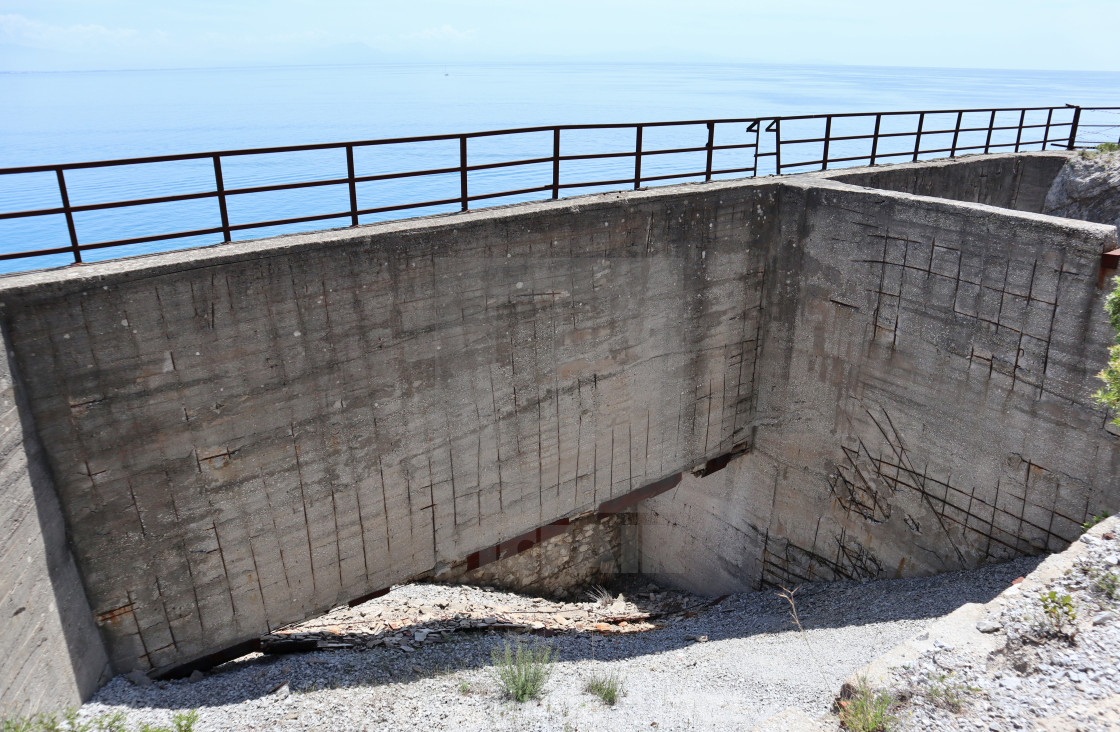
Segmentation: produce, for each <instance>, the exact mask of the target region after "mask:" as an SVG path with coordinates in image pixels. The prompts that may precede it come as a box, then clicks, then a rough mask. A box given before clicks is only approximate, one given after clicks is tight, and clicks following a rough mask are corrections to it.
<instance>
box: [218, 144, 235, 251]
mask: <svg viewBox="0 0 1120 732" xmlns="http://www.w3.org/2000/svg"><path fill="white" fill-rule="evenodd" d="M214 189H215V190H216V191H217V192H218V210H219V211H220V212H221V214H222V238H223V241H232V240H233V235H232V234H231V233H230V230H229V211H228V210H227V209H226V184H225V182H224V181H223V180H222V156H221V155H215V156H214Z"/></svg>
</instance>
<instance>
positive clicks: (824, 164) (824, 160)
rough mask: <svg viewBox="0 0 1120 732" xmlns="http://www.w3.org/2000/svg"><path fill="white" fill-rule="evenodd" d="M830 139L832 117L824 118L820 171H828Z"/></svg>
mask: <svg viewBox="0 0 1120 732" xmlns="http://www.w3.org/2000/svg"><path fill="white" fill-rule="evenodd" d="M831 138H832V115H831V114H830V115H828V116H827V117H825V118H824V154H823V155H821V170H828V143H829V142H830V140H831Z"/></svg>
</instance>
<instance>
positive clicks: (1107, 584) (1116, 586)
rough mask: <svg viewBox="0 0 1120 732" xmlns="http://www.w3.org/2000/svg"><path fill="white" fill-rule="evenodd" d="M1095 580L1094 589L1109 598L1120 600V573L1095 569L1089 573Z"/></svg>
mask: <svg viewBox="0 0 1120 732" xmlns="http://www.w3.org/2000/svg"><path fill="white" fill-rule="evenodd" d="M1089 578H1090V579H1091V580H1092V581H1093V591H1094V592H1097V593H1099V594H1101V595H1104V596H1105V597H1107V598H1108V599H1109V600H1120V575H1117V574H1116V573H1115V572H1101V571H1093V572H1090V573H1089Z"/></svg>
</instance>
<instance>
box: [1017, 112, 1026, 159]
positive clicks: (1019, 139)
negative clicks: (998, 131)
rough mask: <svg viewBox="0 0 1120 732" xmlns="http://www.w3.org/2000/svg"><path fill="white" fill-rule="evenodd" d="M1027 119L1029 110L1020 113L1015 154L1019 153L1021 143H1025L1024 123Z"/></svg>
mask: <svg viewBox="0 0 1120 732" xmlns="http://www.w3.org/2000/svg"><path fill="white" fill-rule="evenodd" d="M1026 119H1027V110H1026V109H1023V110H1021V111H1020V112H1019V129H1018V131H1016V132H1015V152H1019V143H1020V142H1022V141H1023V122H1025V121H1026Z"/></svg>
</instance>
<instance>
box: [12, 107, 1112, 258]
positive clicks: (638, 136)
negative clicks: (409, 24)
mask: <svg viewBox="0 0 1120 732" xmlns="http://www.w3.org/2000/svg"><path fill="white" fill-rule="evenodd" d="M1082 111H1086V112H1115V111H1120V107H1079V106H1075V105H1070V104H1066V105H1063V106H1052V107H995V108H992V107H988V108H973V109H932V110H908V111H889V112H845V113H836V114H824V115H792V116H762V117H726V118H719V119H699V120H695V119H694V120H673V121H660V122H611V123H602V124H564V125H537V126H530V127H514V128H508V129H498V130H480V131H475V132H465V133H455V134H439V135H413V136H407V137H390V138H380V139H369V140H353V141H349V142H327V143H309V144H303V145H287V146H272V147H259V148H241V149H232V150H219V151H210V152H196V153H183V154H168V155H152V156H146V157H134V158H117V159H112V160H100V161H87V162H77V163H58V164H50V165H29V166H20V167H10V168H0V176H8V175H24V174H30V173H54V174H55V177H56V178H57V184H58V193H59V201H60V203H61V205H60V206H50V207H47V208H40V209H28V210H22V211H0V221H2V220H6V219H16V218H29V217H37V216H57V215H62V216H64V217H65V219H66V225H67V233H68V234H69V238H70V242H69V245H68V246H56V247H50V248H46V249H37V250H31V251H24V252H4V253H0V260H7V259H17V258H23V257H34V256H45V255H51V254H62V253H70V254H72V255H73V257H74V261H75V262H76V263H80V262H81V261H82V255H81V253H82V252H83V251H86V250H93V249H102V248H106V247H113V246H124V245H129V244H139V243H148V242H156V241H166V240H169V239H176V238H184V237H188V236H199V235H210V234H217V233H220V234H221V235H222V236H223V238H224V240H225V241H229V240H231V239H232V235H233V232H239V231H245V230H249V229H259V228H264V227H268V226H278V225H290V224H297V223H307V222H312V221H326V220H330V219H345V218H349V219H350V224H351V225H352V226H357V225H358V223H359V216H362V215H371V214H381V213H387V212H392V211H407V210H410V209H416V208H425V207H433V206H449V205H455V204H458V205H459V207H460V209H461V210H463V211H466V210H469V209H470V207H471V203H472V202H476V201H487V200H491V199H495V198H503V197H510V196H515V195H528V194H533V193H542V194H546V196H545V197H547V196H548V195H550V196H551V198H553V199H556V198H559V196H560V192H561V191H564V190H570V189H574V188H591V187H603V186H624V187H633V188H634V189H637V188H640V187H642V185H643V184H644V183H649V182H660V181H666V180H681V179H689V178H702V179H703V180H705V181H710V180H712V176H713V175H732V174H744V175H748V174H749V175H750V176H756V175H759V161H760V159H766V158H771V157H772V158H773V159H774V161H773V170H774V172H775V173H776V174H779V175H781V174H783V173H784V172H786V171H789V170H794V169H804V168H815V167H817V166H819V168H820V169H821V170H826V169H828V166H829V164H835V163H854V162H857V161H867V163H868V164H870V165H876V164H877V163H878V162H880V161H883V160H890V159H899V158H909V159H911V160H913V161H917V160H919V159H920V157H921V156H923V155H925V156H927V157H928V156H931V155H943V154H945V153H948V156H949V157H955V156H956V155H958V154H961V153H968V152H980V151H982V152H984V153H988V152H991V151H992V150H993V149H1000V150H1002V149H1009V148H1011V149H1014V151H1015V152H1019V151H1020V150H1021V149H1023V148H1029V147H1032V146H1036V145H1037V146H1040V148H1039V149H1042V150H1045V149H1047V148H1048V147H1052V146H1057V147H1060V148H1064V149H1068V150H1073V149H1075V147H1076V146H1077V144H1078V133H1079V131H1081V130H1085V129H1113V130H1115V129H1118V128H1120V125H1102V124H1084V123H1082V122H1081V114H1082ZM1008 112H1017V113H1018V122H1017V124H1011V123H1002V122H1001V124H999V125H997V124H996V122H997V120H996V118H997V115H999V114H1000V113H1008ZM1028 112H1046V113H1047V114H1046V121H1045V123H1043V122H1040V121H1039V122H1036V121H1031V122H1030V123H1028V122H1027V114H1028ZM1057 112H1068V113H1069V115H1057V116H1056V114H1055V113H1057ZM981 113H982V114H985V115H987V124H983V123H982V122H981V123H976V122H971V121H969V122H968V126H966V124H965V120H964V116H965V115H966V114H981ZM954 114H955V115H956V122H955V124H954V125H953V126H952V127H949V128H942V127H940V126H939V127H937V128H935V129H930V128H929V127H927V123H928V122H929V117H930V116H933V115H954ZM907 116H912V117H916V118H917V125H916V128H915V129H906V130H905V131H898V130H896V129H890V130H884V129H883V125H882V122H883V119H884V118H897V117H907ZM1066 116H1069V119H1065V117H1066ZM861 117H862V118H874V120H875V125H874V131H873V132H872V133H870V134H851V133H850V132H843V131H842V134H834V121H835V120H843V119H854V118H861ZM1056 117H1057V118H1056ZM806 120H821V121H823V122H824V135H823V136H822V137H804V136H802V137H794V138H786V139H783V136H782V125H783V123H786V124H787V125H788V123H791V122H801V121H806ZM738 124H745V125H746V127H745V132H746V133H748V134H749V133H754V140H753V142H749V141H748V142H736V143H735V144H721V145H717V144H715V129H716V127H717V126H726V125H738ZM977 124H979V125H980V126H976V125H977ZM694 126H703V127H705V128H706V129H705V139H704V140H703V142H701V141H700V140H699V139H698V140H697V142H696V143H695V144H692V145H689V146H686V147H678V148H652V149H649V148H646V147H645V146H644V145H643V131H645V130H647V129H650V128H666V127H694ZM627 129H632V130H634V146H633V149H629V150H623V151H619V152H597V153H584V154H572V153H569V154H562V152H561V137H562V133H563V132H573V131H586V130H627ZM787 129H788V127H787ZM1012 130H1014V131H1016V134H1015V141H1014V142H1013V143H1012V142H1002V141H1000V139H1002V138H999V137H998V136H997V139H993V136H994V135H996V133H1002V132H1009V131H1012ZM1034 130H1043V132H1041V139H1033V135H1032V139H1026V140H1024V139H1023V138H1024V133H1025V132H1027V133H1030V132H1031V131H1034ZM1067 130H1068V132H1067ZM536 133H551V135H552V146H551V147H552V150H551V154H545V155H537V156H535V157H530V158H525V159H519V160H498V161H494V160H488V161H486V162H481V163H474V164H471V163H470V160H469V155H468V152H469V147H470V146H469V142H470V141H471V140H477V139H482V138H489V137H499V136H505V135H526V134H536ZM962 133H984V135H985V139H984V144H982V145H981V144H961V140H960V136H961V134H962ZM764 134H766V135H772V138H771V137H768V138H766V141H767V143H768V144H767V145H766V148H767V149H766V150H763V149H762V148H763V135H764ZM948 134H952V144H951V146H949V147H945V143H941V145H940V146H936V147H932V148H923V147H922V143H923V140H929V139H931V138H932V136H935V135H948ZM1052 135H1058V136H1057V137H1053V136H1052ZM904 137H913V138H914V144H913V146H912V147H908V148H907V149H906V150H905V151H902V152H899V151H884V150H883V149H882V147H881V146H880V141H882V140H892V139H896V138H904ZM748 140H749V138H748ZM860 140H867V141H870V142H871V149H870V154H862V153H861V154H860V155H851V154H845V153H837V152H836V147H835V143H849V142H853V141H860ZM450 141H455V142H457V143H458V161H457V163H458V164H457V165H447V166H443V167H435V168H428V169H423V170H406V171H398V172H392V173H378V174H372V175H358V174H357V172H356V169H355V163H354V152H355V150H356V149H360V148H367V147H376V146H385V145H402V144H412V143H424V142H450ZM815 144H821V146H822V147H821V156H820V158H819V159H810V160H799V161H793V162H791V161H790V159H789V157H788V156H787V159H786V160H785V161H783V159H782V155H783V146H786V147H788V146H793V145H815ZM770 148H772V149H770ZM316 150H344V151H345V153H346V175H345V177H341V178H340V177H328V178H318V179H312V180H303V181H295V182H293V181H288V182H282V183H268V184H265V185H251V186H241V187H232V188H230V187H227V186H226V184H225V180H224V177H223V171H222V161H223V159H228V158H237V157H244V156H254V155H275V154H283V153H294V152H307V151H316ZM730 150H753V163H752V164H750V165H738V166H737V167H723V168H717V167H715V164H714V161H713V156H714V153H715V152H716V151H730ZM680 153H703V154H704V156H705V165H704V169H703V170H696V171H693V170H689V171H687V172H673V173H670V174H664V173H657V174H648V173H647V174H644V173H643V166H642V163H643V160H645V159H649V158H651V157H652V156H660V155H670V154H680ZM625 158H633V161H634V166H633V175H632V176H630V177H626V178H618V177H613V178H611V179H609V180H592V181H574V182H573V181H564V180H562V177H561V175H560V164H561V163H562V162H573V161H589V160H607V159H625ZM207 159H209V160H210V161H212V166H213V183H214V188H213V190H201V191H191V192H188V193H176V194H169V195H160V196H152V197H148V198H138V199H131V200H115V201H104V202H98V203H86V204H78V205H74V204H72V203H71V201H70V196H69V192H68V190H67V183H66V175H65V173H66V172H67V171H75V170H85V169H96V168H111V167H119V166H127V165H146V164H154V163H168V162H181V161H188V160H207ZM549 163H551V165H552V171H551V180H550V181H548V182H543V183H542V184H541V185H536V186H528V187H522V188H519V189H515V190H503V191H497V192H487V193H474V194H472V193H471V191H470V175H469V174H470V173H472V172H477V171H484V170H498V169H502V168H515V167H518V166H528V165H546V164H549ZM798 172H802V171H798ZM454 174H458V177H459V183H460V186H459V195H458V196H454V197H445V198H441V199H439V200H434V201H411V202H407V203H399V204H394V205H381V206H366V207H365V208H362V207H360V206H359V203H358V192H357V184H359V183H366V182H373V181H388V180H398V179H402V178H418V177H423V176H435V175H454ZM319 186H346V187H347V189H348V192H349V201H348V203H349V207H348V209H347V210H345V211H341V212H332V213H327V214H315V215H305V216H295V217H288V218H284V219H279V220H273V221H258V222H248V223H245V222H242V223H235V222H232V221H231V220H230V212H229V209H228V206H227V201H228V199H229V198H230V197H233V196H241V195H246V194H253V193H266V192H274V191H283V190H293V189H300V188H314V187H319ZM208 198H216V199H217V200H218V208H219V215H220V220H221V225H220V226H210V227H205V228H197V229H191V230H188V231H178V232H166V231H165V232H163V233H159V234H155V235H151V236H140V237H131V238H125V239H118V240H115V241H101V242H94V243H87V244H82V243H80V242H79V238H78V233H77V226H76V223H75V220H74V214H75V213H84V212H89V211H101V210H108V209H113V208H125V207H133V206H145V205H153V204H160V203H174V202H181V201H192V200H201V199H208Z"/></svg>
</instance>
